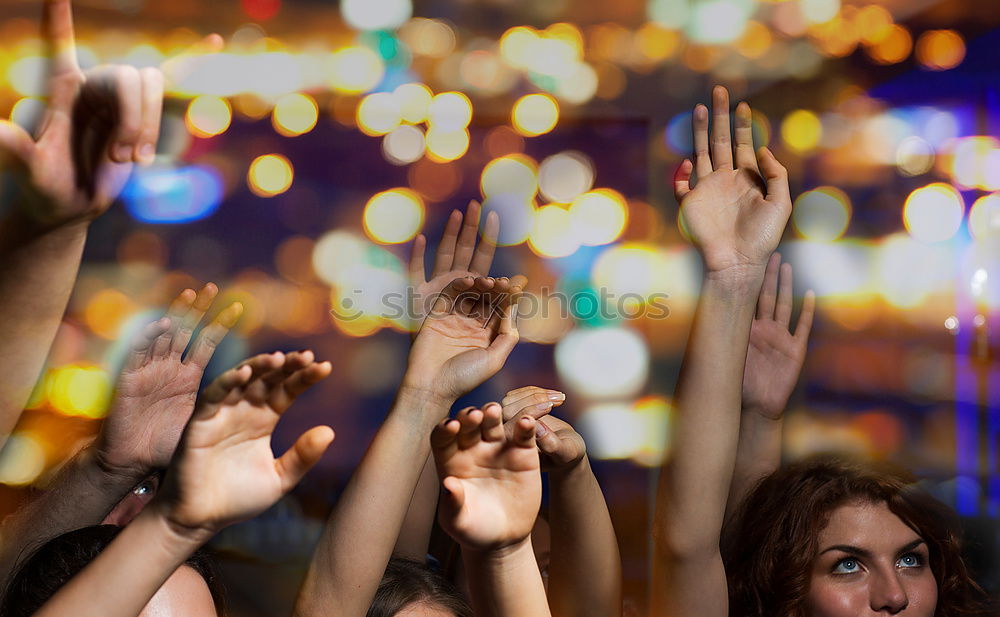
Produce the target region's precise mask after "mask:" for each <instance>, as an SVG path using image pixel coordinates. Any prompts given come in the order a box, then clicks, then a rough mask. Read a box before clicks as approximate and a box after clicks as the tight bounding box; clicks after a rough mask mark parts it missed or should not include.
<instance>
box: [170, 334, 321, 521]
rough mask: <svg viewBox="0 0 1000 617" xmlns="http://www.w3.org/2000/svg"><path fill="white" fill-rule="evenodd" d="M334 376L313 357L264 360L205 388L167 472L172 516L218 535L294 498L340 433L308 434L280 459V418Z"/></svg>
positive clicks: (316, 430) (302, 355)
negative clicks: (275, 444) (276, 448)
mask: <svg viewBox="0 0 1000 617" xmlns="http://www.w3.org/2000/svg"><path fill="white" fill-rule="evenodd" d="M329 374H330V365H329V364H328V363H325V362H324V363H319V364H317V363H315V362H314V361H313V357H312V353H311V352H302V353H299V352H296V353H293V354H289V355H287V356H285V355H283V354H281V353H275V354H269V355H265V356H258V357H256V358H253V359H251V360H250V361H248V362H247V363H246V364H244V365H242V366H240V367H239V368H236V369H232V370H230V371H227V372H226V373H224V374H223V375H222V376H220V377H219V378H218V379H217V380H216V381H214V382H213V383H212V384H211V385H210V386H209V387H208V388H206V389H205V392H204V394H203V395H202V400H201V401H200V402H199V405H198V409H197V410H196V411H195V413H194V415H193V416H192V418H191V421H190V423H189V424H188V426H187V428H186V429H185V431H184V436H183V438H182V441H181V445H180V447H179V448H178V451H177V457H176V459H175V461H174V464H173V466H172V467H171V469H170V471H169V472H168V474H167V478H166V483H165V486H164V490H163V498H164V500H165V502H166V504H167V505H168V511H169V513H170V514H169V516H170V518H171V520H172V522H174V523H175V524H177V525H180V526H182V527H184V528H189V529H205V530H209V531H217V530H218V529H219V528H221V527H223V526H225V525H227V524H231V523H233V522H237V521H240V520H244V519H247V518H251V517H253V516H255V515H257V514H259V513H260V512H262V511H263V510H265V509H266V508H268V507H270V506H271V505H272V504H274V503H275V502H276V501H277V500H278V499H280V498H281V496H282V495H284V494H285V493H287V492H288V491H289V490H291V488H292V487H293V486H294V485H295V484H296V483H298V481H299V480H300V479H301V478H302V476H303V475H305V473H306V471H308V470H309V469H310V468H311V467H312V466H313V465H314V464H315V463H316V462H317V461H318V460H319V458H320V456H322V454H323V452H324V451H325V450H326V448H327V447H328V446H329V444H330V442H331V441H332V440H333V431H331V430H330V429H329V428H328V427H325V426H319V427H315V428H313V429H310V430H309V431H306V433H304V434H303V435H302V436H300V437H299V439H298V440H296V442H295V444H294V445H293V446H292V447H291V448H290V449H289V450H288V452H286V453H285V454H284V455H283V456H281V457H280V458H277V459H276V458H275V457H274V454H273V452H272V450H271V434H272V433H273V432H274V428H275V426H276V425H277V424H278V420H279V419H280V418H281V414H282V413H284V411H285V410H287V409H288V407H289V406H290V405H291V403H292V402H293V401H294V400H295V398H296V397H297V396H298V395H299V394H301V393H302V392H304V391H305V390H306V389H307V388H308V387H309V386H311V385H313V384H315V383H316V382H318V381H319V380H321V379H323V378H324V377H326V376H327V375H329Z"/></svg>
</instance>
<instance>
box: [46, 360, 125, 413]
mask: <svg viewBox="0 0 1000 617" xmlns="http://www.w3.org/2000/svg"><path fill="white" fill-rule="evenodd" d="M45 388H46V395H47V396H48V400H49V403H50V404H51V405H52V407H54V408H55V409H56V411H58V412H59V413H62V414H64V415H67V416H84V417H88V418H102V417H104V414H105V413H106V412H107V410H108V403H109V402H110V400H111V379H110V378H109V376H108V374H107V372H105V371H104V370H102V369H101V368H99V367H96V366H86V365H70V366H63V367H59V368H56V369H53V370H52V371H51V372H50V373H49V374H48V376H47V377H46V382H45Z"/></svg>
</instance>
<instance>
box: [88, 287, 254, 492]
mask: <svg viewBox="0 0 1000 617" xmlns="http://www.w3.org/2000/svg"><path fill="white" fill-rule="evenodd" d="M218 292H219V289H218V288H217V287H216V286H215V285H214V284H212V283H208V284H206V285H205V286H204V287H203V288H202V289H201V290H200V291H199V292H198V293H195V292H194V290H192V289H185V290H184V291H182V292H181V293H180V294H179V295H178V296H177V297H176V298H175V299H174V301H173V302H172V303H171V305H170V308H169V309H168V310H167V315H166V316H165V317H163V318H162V319H160V320H159V321H156V322H153V323H151V324H149V325H148V326H146V328H145V329H144V330H143V332H142V334H141V335H140V336H139V337H138V338H137V340H136V341H135V343H134V344H133V346H132V349H131V351H130V352H129V355H128V358H127V360H126V362H125V366H124V368H123V369H122V372H121V375H120V376H119V378H118V384H117V386H116V392H115V397H114V400H113V401H112V405H111V409H110V411H109V412H108V416H107V419H106V420H105V421H104V426H103V428H102V431H101V435H100V438H99V440H98V450H97V454H98V457H99V460H100V461H101V464H102V465H104V466H106V467H107V468H109V469H111V470H119V471H127V472H131V473H148V472H149V471H152V470H154V469H162V468H164V467H166V466H167V464H168V463H169V462H170V458H171V457H172V456H173V453H174V449H175V448H176V447H177V442H178V440H179V439H180V436H181V432H182V431H183V430H184V425H185V424H187V421H188V419H189V418H190V417H191V412H192V411H193V410H194V404H195V397H196V396H197V394H198V386H199V385H200V384H201V378H202V375H203V374H204V372H205V368H206V367H207V366H208V363H209V361H210V360H211V359H212V355H213V354H214V353H215V349H216V348H217V347H218V346H219V343H220V342H222V339H223V338H225V336H226V334H228V333H229V330H230V328H232V327H233V326H234V325H236V321H237V320H238V319H239V318H240V315H241V314H242V313H243V305H241V304H239V303H233V304H231V305H230V306H229V307H228V308H226V309H225V310H223V311H222V312H221V313H219V315H218V316H217V317H216V318H215V320H214V321H212V323H211V324H209V325H208V326H206V327H205V328H204V329H203V330H202V331H201V333H200V334H199V335H198V338H197V339H195V341H194V343H193V344H192V345H191V348H190V350H189V351H188V353H187V357H184V350H185V349H187V348H188V343H189V342H190V341H191V337H192V334H193V333H194V330H195V328H196V327H197V326H198V323H199V322H200V321H201V319H202V317H204V315H205V312H206V311H208V309H209V307H210V306H211V305H212V301H213V300H214V299H215V296H216V294H218Z"/></svg>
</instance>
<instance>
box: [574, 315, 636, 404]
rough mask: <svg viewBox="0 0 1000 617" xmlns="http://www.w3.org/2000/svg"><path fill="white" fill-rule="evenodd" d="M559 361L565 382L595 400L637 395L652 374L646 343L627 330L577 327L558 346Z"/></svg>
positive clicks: (582, 394)
mask: <svg viewBox="0 0 1000 617" xmlns="http://www.w3.org/2000/svg"><path fill="white" fill-rule="evenodd" d="M555 359H556V369H557V370H558V371H559V376H560V378H561V379H562V380H563V383H565V384H566V385H567V386H568V387H569V388H570V389H572V390H574V391H576V392H578V393H579V394H580V395H581V396H585V397H588V398H593V399H608V398H624V397H628V396H632V395H635V394H637V393H638V392H639V391H640V390H641V389H642V387H643V386H644V385H645V383H646V379H647V377H648V375H649V350H648V348H647V347H646V342H645V341H644V340H643V339H642V337H641V336H639V335H638V334H636V333H635V332H634V331H632V330H629V329H626V328H619V327H605V328H587V329H581V328H577V329H576V330H573V331H572V332H570V333H569V334H567V335H566V336H565V337H563V339H562V340H561V341H559V343H557V344H556V353H555Z"/></svg>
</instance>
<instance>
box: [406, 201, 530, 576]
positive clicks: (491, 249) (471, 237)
mask: <svg viewBox="0 0 1000 617" xmlns="http://www.w3.org/2000/svg"><path fill="white" fill-rule="evenodd" d="M480 217H481V206H480V205H479V202H477V201H471V202H469V205H468V207H466V209H465V215H464V216H463V215H462V214H461V213H459V211H458V210H453V211H452V212H451V214H450V215H449V216H448V222H447V223H446V224H445V229H444V233H443V234H442V236H441V242H440V243H439V244H438V248H437V252H436V253H435V256H434V265H433V267H432V269H431V278H430V280H428V279H427V272H426V266H425V264H424V251H425V249H426V245H427V239H426V238H425V237H424V235H423V234H421V235H420V236H418V237H417V238H416V240H414V242H413V250H412V252H411V254H410V266H409V278H410V289H411V290H412V293H413V298H412V302H411V304H410V307H411V311H412V313H413V315H412V318H413V320H414V322H415V323H417V324H419V323H421V322H423V320H424V318H425V317H426V316H427V309H428V307H429V306H430V302H433V298H434V296H435V295H437V294H439V293H441V291H442V290H443V289H444V288H445V286H446V285H448V283H450V282H452V281H453V280H455V279H456V278H459V277H463V276H488V275H489V273H490V266H491V265H492V264H493V255H494V254H495V253H496V246H497V243H496V239H497V233H498V232H499V225H500V223H499V219H498V218H497V215H496V214H495V213H491V214H490V215H489V216H487V217H486V224H485V226H484V228H483V237H482V240H481V241H478V242H477V238H478V236H479V221H480ZM516 283H517V281H515V284H516ZM522 284H523V283H522ZM439 485H440V481H439V480H438V477H437V472H436V471H435V470H434V460H433V459H432V458H431V457H430V456H428V457H427V460H426V462H425V463H424V469H423V472H422V473H421V474H420V479H419V480H418V481H417V487H416V489H414V491H413V497H412V498H411V499H410V506H409V508H407V510H406V517H405V518H404V519H403V525H402V528H401V529H400V530H399V538H398V539H397V541H396V548H395V551H394V552H395V553H396V554H397V555H400V556H403V557H408V558H410V559H415V560H417V561H424V560H425V559H426V557H427V549H428V546H429V544H430V538H431V531H432V528H433V527H434V516H435V515H436V514H437V502H438V492H439V491H438V486H439Z"/></svg>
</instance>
